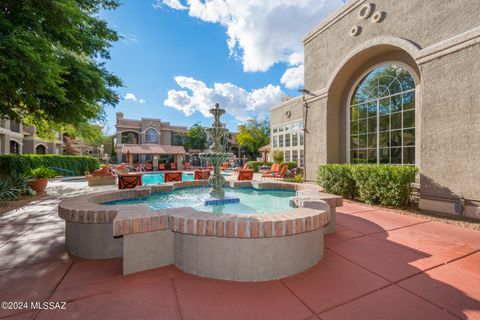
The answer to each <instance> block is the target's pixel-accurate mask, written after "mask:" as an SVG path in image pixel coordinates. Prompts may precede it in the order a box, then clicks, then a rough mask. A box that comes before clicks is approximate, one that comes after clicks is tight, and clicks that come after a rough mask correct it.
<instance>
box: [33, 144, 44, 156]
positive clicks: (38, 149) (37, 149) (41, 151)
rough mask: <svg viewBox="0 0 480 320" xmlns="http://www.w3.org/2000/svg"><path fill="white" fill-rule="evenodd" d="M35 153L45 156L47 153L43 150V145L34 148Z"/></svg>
mask: <svg viewBox="0 0 480 320" xmlns="http://www.w3.org/2000/svg"><path fill="white" fill-rule="evenodd" d="M35 153H36V154H46V153H47V149H46V148H45V146H44V145H43V144H39V145H38V146H37V147H36V148H35Z"/></svg>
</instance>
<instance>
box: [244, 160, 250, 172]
mask: <svg viewBox="0 0 480 320" xmlns="http://www.w3.org/2000/svg"><path fill="white" fill-rule="evenodd" d="M248 169H251V168H250V165H249V164H248V162H247V163H245V164H244V165H243V170H248Z"/></svg>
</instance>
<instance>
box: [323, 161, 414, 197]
mask: <svg viewBox="0 0 480 320" xmlns="http://www.w3.org/2000/svg"><path fill="white" fill-rule="evenodd" d="M417 172H418V169H417V168H416V167H414V166H395V165H368V164H357V165H348V164H342V165H339V164H327V165H322V166H320V168H319V170H318V183H319V184H320V185H321V186H322V187H323V188H324V189H325V191H326V192H330V193H333V194H338V195H348V194H349V195H350V196H353V195H358V196H359V198H360V200H362V201H364V202H366V203H369V204H380V205H384V206H405V205H407V204H408V202H409V200H410V194H411V192H412V183H413V182H415V177H416V175H417Z"/></svg>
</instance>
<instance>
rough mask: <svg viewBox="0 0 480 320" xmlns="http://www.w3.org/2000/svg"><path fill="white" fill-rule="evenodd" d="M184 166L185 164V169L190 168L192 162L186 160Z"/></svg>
mask: <svg viewBox="0 0 480 320" xmlns="http://www.w3.org/2000/svg"><path fill="white" fill-rule="evenodd" d="M184 166H185V168H184V169H185V170H190V162H185V164H184Z"/></svg>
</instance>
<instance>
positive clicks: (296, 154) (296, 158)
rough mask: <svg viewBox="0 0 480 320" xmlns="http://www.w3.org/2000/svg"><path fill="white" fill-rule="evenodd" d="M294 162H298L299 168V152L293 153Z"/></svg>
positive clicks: (294, 151)
mask: <svg viewBox="0 0 480 320" xmlns="http://www.w3.org/2000/svg"><path fill="white" fill-rule="evenodd" d="M292 161H294V162H296V163H297V166H298V151H297V150H293V151H292Z"/></svg>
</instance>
